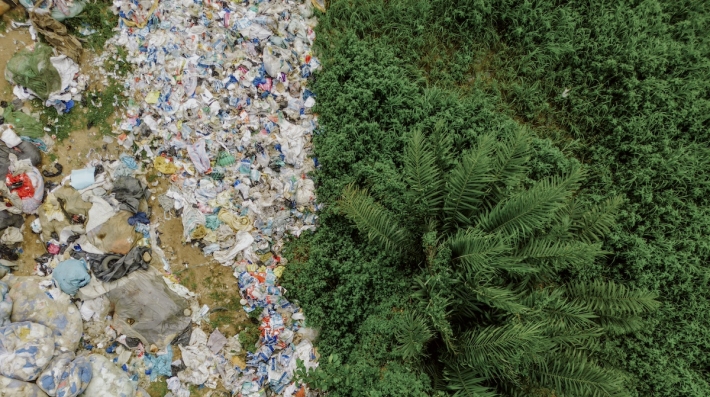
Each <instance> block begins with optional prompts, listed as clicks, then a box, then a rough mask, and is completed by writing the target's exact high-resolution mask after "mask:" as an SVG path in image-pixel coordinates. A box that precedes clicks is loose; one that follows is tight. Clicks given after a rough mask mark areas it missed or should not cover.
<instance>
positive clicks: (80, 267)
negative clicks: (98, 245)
mask: <svg viewBox="0 0 710 397" xmlns="http://www.w3.org/2000/svg"><path fill="white" fill-rule="evenodd" d="M88 270H89V267H88V265H87V264H86V262H85V261H84V260H77V259H67V260H65V261H62V262H59V264H58V265H57V267H56V268H55V269H54V271H53V272H52V278H53V279H54V280H55V281H56V282H57V284H58V285H59V288H60V289H61V290H62V291H63V292H64V293H65V294H69V295H76V292H77V291H78V290H79V288H81V287H83V286H85V285H87V284H89V281H91V276H89V272H88ZM45 391H46V390H45Z"/></svg>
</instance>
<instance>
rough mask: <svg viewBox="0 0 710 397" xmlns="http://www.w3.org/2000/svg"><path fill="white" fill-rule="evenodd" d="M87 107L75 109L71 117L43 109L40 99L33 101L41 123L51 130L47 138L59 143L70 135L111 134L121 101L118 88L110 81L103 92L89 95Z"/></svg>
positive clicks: (81, 106) (70, 114) (87, 95)
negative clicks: (93, 131) (90, 130)
mask: <svg viewBox="0 0 710 397" xmlns="http://www.w3.org/2000/svg"><path fill="white" fill-rule="evenodd" d="M84 95H85V98H86V106H84V105H83V104H79V105H77V106H76V107H75V108H74V109H72V111H71V112H70V113H58V112H57V110H56V109H55V108H54V107H51V106H49V107H48V106H44V105H43V104H42V103H41V101H40V100H39V99H33V100H32V104H33V106H34V108H35V109H39V110H40V121H41V122H42V123H43V124H44V125H46V126H47V127H48V128H50V130H51V131H50V134H52V135H56V137H57V139H58V140H60V141H62V140H64V139H66V138H67V137H69V135H71V133H72V132H73V131H77V130H83V129H87V128H91V127H96V128H97V129H98V130H99V132H100V133H101V134H103V135H108V134H110V133H111V130H112V126H111V116H112V115H113V114H114V112H115V111H116V106H115V105H118V106H120V105H121V104H122V103H123V101H124V97H123V93H122V91H121V87H120V86H119V85H118V84H117V83H116V82H115V81H112V82H111V83H110V84H109V85H108V86H107V87H105V88H104V90H102V91H88V92H86V93H85V94H84Z"/></svg>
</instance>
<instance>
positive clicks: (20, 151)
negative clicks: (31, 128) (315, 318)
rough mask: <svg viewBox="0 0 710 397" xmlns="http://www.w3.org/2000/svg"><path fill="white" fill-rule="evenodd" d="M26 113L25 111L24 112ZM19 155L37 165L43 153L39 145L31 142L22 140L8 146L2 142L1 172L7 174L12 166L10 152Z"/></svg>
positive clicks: (18, 157) (0, 153) (19, 158)
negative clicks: (12, 145)
mask: <svg viewBox="0 0 710 397" xmlns="http://www.w3.org/2000/svg"><path fill="white" fill-rule="evenodd" d="M23 114H24V113H23ZM11 152H12V154H13V155H15V156H16V157H17V159H18V160H29V161H30V164H32V165H34V166H37V165H38V164H40V163H41V162H42V155H41V154H40V151H39V149H37V146H35V145H33V144H32V143H30V142H25V141H22V142H20V144H19V145H17V146H15V147H13V148H12V149H10V148H8V147H7V145H3V144H0V173H1V174H2V175H7V172H8V170H9V168H10V153H11Z"/></svg>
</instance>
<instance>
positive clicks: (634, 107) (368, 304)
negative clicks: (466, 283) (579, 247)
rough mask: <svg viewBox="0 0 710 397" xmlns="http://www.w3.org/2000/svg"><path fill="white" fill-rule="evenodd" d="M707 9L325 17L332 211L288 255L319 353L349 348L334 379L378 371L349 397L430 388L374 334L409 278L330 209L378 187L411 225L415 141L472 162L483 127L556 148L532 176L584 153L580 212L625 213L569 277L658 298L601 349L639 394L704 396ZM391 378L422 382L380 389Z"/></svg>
mask: <svg viewBox="0 0 710 397" xmlns="http://www.w3.org/2000/svg"><path fill="white" fill-rule="evenodd" d="M709 8H710V3H707V2H700V1H693V0H685V1H683V0H680V1H676V0H673V1H670V0H663V1H661V0H648V1H627V2H601V1H591V2H590V1H564V2H562V1H552V0H547V1H543V0H540V1H527V2H521V1H512V0H506V1H486V0H459V1H456V0H438V1H436V0H435V1H422V0H419V1H415V0H409V1H403V0H399V1H397V0H389V1H384V0H379V1H378V0H351V1H334V2H333V4H332V5H331V7H330V9H329V10H328V12H327V13H326V14H325V15H322V16H321V18H320V25H319V27H318V34H319V36H318V45H319V55H320V56H321V60H322V61H323V64H324V71H323V72H322V73H319V74H318V75H317V81H316V82H315V85H314V89H315V92H316V94H317V95H318V108H317V111H318V112H319V114H320V124H321V128H322V129H321V131H320V132H319V135H317V136H316V137H315V145H316V146H315V147H316V154H317V156H318V158H319V160H320V162H321V164H322V168H321V169H320V171H319V172H318V175H317V177H318V181H319V187H318V194H319V199H320V200H321V201H323V202H324V203H326V204H327V205H328V206H327V208H326V210H325V211H324V212H323V214H322V217H321V228H320V230H319V231H318V232H317V233H316V234H315V235H314V236H311V237H309V238H308V239H306V240H302V241H299V242H297V243H295V245H294V246H292V247H291V250H292V251H293V252H294V256H295V257H296V258H300V260H299V259H296V260H293V261H292V262H293V266H291V270H292V271H291V272H290V274H289V275H287V283H290V286H291V293H293V294H294V295H295V296H296V297H297V298H299V299H300V300H301V303H302V304H303V305H304V307H305V308H306V311H307V313H309V315H310V318H311V319H312V321H314V323H315V324H317V325H319V326H321V327H322V328H321V329H322V334H321V336H322V339H321V343H320V349H321V351H322V352H323V353H324V354H325V356H326V357H328V356H329V355H330V354H331V353H335V352H338V353H339V354H340V357H339V358H338V359H334V360H333V362H332V363H328V361H327V360H324V362H325V363H324V365H323V367H324V368H325V369H326V370H328V368H332V369H333V373H335V372H338V371H341V372H342V373H343V374H348V373H350V374H359V376H367V375H366V374H370V375H371V376H374V375H372V374H376V373H379V374H380V377H379V378H377V379H372V383H370V384H366V385H365V384H361V383H357V384H353V383H350V384H348V385H347V386H346V383H347V382H345V380H343V381H342V382H340V383H338V382H335V383H334V385H337V386H338V387H337V389H338V390H342V395H354V394H355V393H363V392H365V391H369V390H379V393H380V394H377V393H376V394H374V395H417V394H421V393H424V394H426V393H427V390H428V389H426V387H428V386H427V385H428V382H429V381H428V379H427V378H426V376H421V375H420V374H418V373H416V372H415V371H414V370H413V369H412V367H411V366H407V363H406V361H401V360H400V358H399V357H397V356H396V354H394V353H392V352H391V343H392V342H391V340H390V339H387V338H385V337H383V338H381V339H372V338H370V337H369V335H371V334H372V333H373V332H374V331H373V330H375V329H383V328H387V327H386V326H384V325H381V323H382V324H387V323H388V322H396V321H399V320H397V317H396V316H387V315H384V314H383V313H385V312H387V311H388V310H389V311H392V307H397V306H398V305H401V304H403V303H402V302H407V297H408V295H409V285H410V283H409V282H408V281H409V279H408V278H411V276H412V273H411V270H410V269H407V268H402V267H398V261H397V260H395V259H394V258H392V257H391V256H388V255H385V254H384V253H383V252H381V250H379V249H377V248H376V247H373V246H371V244H369V243H368V242H367V241H366V240H364V239H363V236H361V235H359V234H358V233H357V232H356V231H355V229H353V228H352V227H351V226H350V224H349V223H348V222H346V221H345V219H344V218H342V217H341V216H340V215H339V214H338V213H337V212H336V211H335V210H334V206H333V204H334V202H335V200H336V199H337V198H338V197H339V195H340V194H341V192H342V189H343V187H344V186H346V185H347V184H349V183H352V182H355V183H357V184H359V185H361V186H366V187H368V188H369V190H370V192H371V193H372V194H373V195H374V196H376V197H377V198H378V199H379V201H380V202H381V203H382V204H383V205H384V206H385V207H387V208H388V209H389V210H391V211H393V212H394V213H395V214H398V215H399V216H401V217H402V218H401V219H404V220H405V221H406V219H407V218H406V216H405V215H406V214H405V213H403V212H405V211H406V210H407V207H406V205H405V203H404V202H402V201H401V200H400V197H401V196H402V194H403V192H404V189H405V187H406V186H405V185H404V184H403V183H400V182H399V181H401V179H400V178H397V175H399V173H400V172H401V167H402V157H401V153H402V151H403V148H404V143H405V141H406V136H407V134H408V133H409V132H410V131H412V130H414V129H420V130H422V131H424V132H425V133H426V134H427V135H429V136H431V135H433V134H440V136H446V137H449V139H451V141H452V143H453V147H455V148H457V149H459V150H465V149H467V148H469V147H470V145H471V143H472V142H474V141H475V137H477V136H479V135H480V134H482V133H483V132H491V133H494V134H498V135H503V134H506V133H510V132H514V131H516V130H517V129H519V128H524V129H529V130H530V131H532V132H533V133H534V134H536V135H537V136H538V137H539V138H551V139H552V142H553V143H552V144H550V143H549V142H550V141H547V140H545V139H538V140H535V141H533V143H532V148H533V154H532V158H531V170H532V173H531V175H530V178H532V179H540V178H542V177H544V176H546V175H550V174H555V173H558V172H564V171H566V170H569V168H570V167H572V166H573V165H574V160H568V157H569V156H570V155H573V156H575V157H576V158H577V159H578V160H579V162H581V163H582V164H584V165H585V167H586V169H587V170H588V173H587V175H588V176H587V182H586V184H585V185H584V186H583V187H584V190H585V193H586V194H585V195H584V196H583V197H582V201H585V202H586V201H590V202H597V203H599V202H602V201H603V200H605V199H607V198H610V197H614V196H617V195H620V196H621V197H622V199H623V201H624V204H623V205H622V207H621V209H620V211H619V215H618V218H617V219H618V224H617V227H616V228H615V229H614V230H613V231H612V233H611V234H610V235H609V236H608V238H607V239H606V242H605V246H604V247H605V248H606V249H607V250H608V251H611V252H613V254H612V255H610V256H608V258H607V262H597V264H596V267H594V268H593V269H594V270H593V271H591V270H587V271H585V272H582V273H578V274H573V275H570V276H571V277H578V278H580V279H583V280H584V279H587V280H589V279H596V278H600V277H601V278H605V279H612V280H616V281H626V282H627V283H628V284H630V285H632V286H635V287H639V288H644V289H650V290H654V291H657V292H658V293H659V294H660V300H661V301H663V303H664V304H663V306H662V307H661V309H660V310H659V311H657V312H655V313H654V314H653V315H652V316H651V318H650V320H649V322H648V324H647V326H646V327H645V328H644V329H643V330H642V331H640V332H637V333H636V334H634V335H633V337H628V336H625V337H619V338H610V339H608V340H606V341H605V343H604V344H603V348H605V349H606V351H607V352H608V354H609V359H610V361H611V362H613V363H615V364H616V365H617V366H620V367H621V368H623V369H624V370H626V371H628V372H629V374H630V375H631V376H632V377H633V379H634V381H633V386H634V389H635V394H636V395H639V396H669V397H670V396H678V395H684V396H707V395H710V384H709V383H708V377H707V373H706V372H707V371H706V369H707V368H708V367H709V366H710V359H709V358H708V355H707V354H706V352H707V350H708V348H710V332H708V331H707V330H708V329H710V314H708V313H710V304H709V302H708V297H709V296H710V289H709V286H708V280H709V278H708V271H707V268H706V264H707V263H708V259H709V256H710V255H709V254H710V252H709V250H708V248H709V247H710V243H708V241H710V239H709V238H708V237H710V236H708V234H710V214H709V213H708V200H709V198H710V191H709V190H710V183H708V182H709V181H708V175H709V174H708V172H707V171H706V170H707V169H708V166H709V165H710V164H709V162H710V160H709V159H710V157H709V156H708V155H709V153H708V142H709V139H710V124H709V122H708V118H709V117H710V100H709V98H708V96H710V80H708V78H707V76H709V75H710V73H709V72H710V57H709V55H710V46H709V45H710V35H708V34H707V32H708V31H710V26H708V25H709V22H710V14H709V11H710V10H709ZM298 252H300V255H295V253H298ZM391 328H392V329H394V324H392V326H391ZM366 337H367V338H369V339H365V338H366ZM390 338H391V336H390ZM365 340H367V343H368V346H367V349H365V347H363V345H362V343H363V342H364V341H365ZM371 349H375V350H377V351H379V352H380V353H379V355H373V354H372V351H371ZM388 349H390V350H388ZM338 362H339V363H340V364H337V365H336V364H334V363H338ZM395 363H396V364H395ZM375 369H377V371H375ZM353 371H354V372H353ZM392 371H394V372H396V374H398V375H396V376H395V378H396V379H399V380H400V381H401V382H403V383H406V384H410V383H411V384H412V385H414V384H417V385H423V386H422V387H423V388H414V389H406V388H404V387H402V389H397V388H394V389H393V388H391V387H389V388H388V387H386V384H385V383H386V382H385V380H384V379H390V378H387V377H389V376H394V375H392V373H393V372H392ZM383 374H386V375H383ZM343 377H344V378H348V379H349V378H351V377H350V376H345V375H343ZM390 386H391V385H390ZM334 387H335V386H334ZM412 390H416V391H412ZM408 393H409V394H408Z"/></svg>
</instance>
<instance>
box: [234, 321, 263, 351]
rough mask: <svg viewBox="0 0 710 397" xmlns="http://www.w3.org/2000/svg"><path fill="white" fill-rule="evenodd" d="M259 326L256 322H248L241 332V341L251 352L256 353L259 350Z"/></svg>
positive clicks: (243, 346)
mask: <svg viewBox="0 0 710 397" xmlns="http://www.w3.org/2000/svg"><path fill="white" fill-rule="evenodd" d="M259 336H260V332H259V327H258V326H256V325H254V324H246V325H245V326H244V329H243V330H242V332H240V333H239V342H241V344H242V348H244V349H245V350H246V351H248V352H249V353H254V352H255V351H257V349H258V347H256V342H258V341H259Z"/></svg>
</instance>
